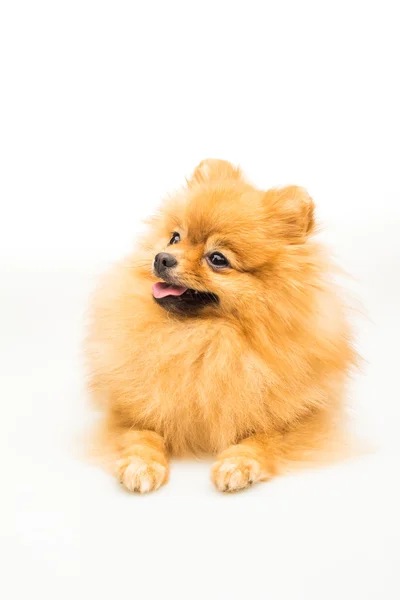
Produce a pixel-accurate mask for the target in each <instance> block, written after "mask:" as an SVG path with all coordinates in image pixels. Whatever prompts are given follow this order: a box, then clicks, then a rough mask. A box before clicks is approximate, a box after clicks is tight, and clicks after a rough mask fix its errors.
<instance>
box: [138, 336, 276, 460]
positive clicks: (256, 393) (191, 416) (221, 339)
mask: <svg viewBox="0 0 400 600" xmlns="http://www.w3.org/2000/svg"><path fill="white" fill-rule="evenodd" d="M133 379H134V381H133V382H132V384H133V385H132V388H133V389H134V403H133V406H132V409H133V411H134V413H135V415H136V416H140V419H141V423H140V425H141V426H143V427H149V428H151V429H155V430H156V431H159V432H160V433H162V434H163V435H164V437H165V438H166V440H167V443H168V445H169V446H171V447H172V449H173V451H174V452H175V453H177V454H180V453H183V452H185V450H193V451H206V452H208V451H211V452H213V451H218V450H219V449H220V448H221V447H223V446H224V445H226V444H229V443H232V442H234V441H235V439H236V438H237V437H242V436H243V435H245V434H246V432H250V431H251V430H252V428H253V425H254V423H255V421H259V420H260V419H262V418H265V412H266V393H265V392H266V369H265V365H263V363H262V361H261V360H260V359H259V358H258V357H257V356H256V355H255V354H254V353H253V352H252V351H251V349H249V348H248V347H246V346H245V345H244V344H243V343H242V341H241V340H240V339H238V337H237V336H236V335H235V334H234V332H230V331H217V332H215V331H214V332H210V334H209V335H208V336H207V337H205V336H204V337H203V339H198V336H195V335H193V334H192V332H191V331H189V332H187V335H186V337H185V338H184V339H182V336H181V337H178V336H174V335H170V336H163V335H162V332H158V337H157V339H156V338H154V339H152V340H151V341H149V342H148V343H147V345H146V346H143V347H142V349H141V352H138V353H137V356H136V360H135V361H134V373H133Z"/></svg>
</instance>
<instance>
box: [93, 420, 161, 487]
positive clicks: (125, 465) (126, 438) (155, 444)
mask: <svg viewBox="0 0 400 600" xmlns="http://www.w3.org/2000/svg"><path fill="white" fill-rule="evenodd" d="M95 447H96V448H98V449H99V450H96V449H95V450H94V452H95V454H97V455H98V456H100V459H101V462H103V463H105V464H106V467H107V468H108V469H109V470H110V471H112V472H113V473H114V475H115V476H116V477H117V478H118V479H119V480H120V481H121V483H122V484H123V485H124V486H125V487H126V489H127V490H129V491H131V492H140V493H145V492H152V491H154V490H157V489H158V488H159V487H160V486H161V485H163V484H164V483H166V482H167V481H168V476H169V463H168V456H167V453H166V450H165V444H164V440H163V438H162V437H161V435H159V434H158V433H155V432H154V431H147V430H136V429H130V428H129V427H125V426H121V425H119V424H116V423H115V421H114V419H112V418H110V419H107V420H106V422H105V423H104V424H103V426H102V428H101V431H100V432H99V436H98V437H97V441H96V444H95Z"/></svg>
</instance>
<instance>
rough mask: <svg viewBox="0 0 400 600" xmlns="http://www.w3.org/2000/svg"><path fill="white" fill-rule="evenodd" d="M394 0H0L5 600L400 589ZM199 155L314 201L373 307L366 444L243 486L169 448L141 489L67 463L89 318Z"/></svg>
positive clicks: (81, 412) (358, 402) (399, 97)
mask: <svg viewBox="0 0 400 600" xmlns="http://www.w3.org/2000/svg"><path fill="white" fill-rule="evenodd" d="M396 4H397V3H396V2H387V1H382V0H381V1H379V2H369V1H365V0H364V1H363V2H361V1H359V2H358V1H351V0H350V1H349V0H348V1H346V2H342V1H336V2H332V3H327V2H317V1H315V2H310V1H302V2H286V1H282V0H280V1H279V2H278V1H276V2H270V1H264V2H261V1H260V2H251V1H248V0H247V1H246V2H245V1H242V2H235V1H231V2H218V1H215V2H207V1H205V0H203V1H202V2H194V1H186V2H176V1H172V0H169V1H168V2H159V3H157V2H144V1H143V2H135V1H133V0H131V1H127V2H122V1H114V2H111V1H110V2H103V1H100V0H97V1H95V2H89V1H84V0H79V1H77V2H74V1H72V0H69V1H68V2H62V1H54V0H53V1H49V2H41V1H36V2H25V3H24V2H18V1H17V0H13V1H12V0H10V1H9V2H7V1H3V2H2V3H1V8H0V60H1V73H0V75H1V94H0V105H1V110H0V119H1V122H0V127H1V131H0V152H1V163H0V169H1V173H0V202H1V219H0V286H1V298H0V302H1V311H0V322H1V334H0V335H1V338H0V353H1V363H0V367H1V381H0V385H1V420H0V428H1V438H0V443H1V448H2V459H3V460H2V464H3V483H4V487H3V492H2V496H1V501H4V502H5V503H6V507H5V508H4V509H3V510H2V511H1V514H2V517H3V518H4V525H5V527H3V532H4V535H3V541H4V544H2V546H1V548H2V550H3V551H4V557H3V558H2V563H1V564H2V566H3V570H4V571H5V576H4V575H3V576H2V580H1V584H0V585H1V586H2V587H4V593H3V597H4V598H7V599H9V598H24V597H31V598H71V597H74V598H79V599H80V598H92V597H93V598H102V597H122V596H121V594H123V597H132V598H138V599H139V598H150V599H152V598H174V599H180V598H182V599H183V598H185V599H186V598H194V599H197V598H199V599H200V598H201V599H203V598H212V599H214V598H215V599H216V600H217V599H218V600H221V599H222V600H225V599H232V600H236V599H241V598H251V599H261V598H271V599H274V600H275V599H276V600H281V599H284V600H289V599H290V600H291V599H294V598H296V599H298V598H299V599H303V598H304V599H305V600H312V599H314V598H315V599H319V600H320V599H321V598H323V599H324V600H330V599H332V600H333V599H335V600H336V599H337V598H341V599H342V600H358V599H360V600H369V599H373V600H375V599H376V600H378V599H379V600H380V599H382V598H384V599H385V600H392V599H393V600H394V599H398V598H399V597H400V583H399V576H398V574H396V571H397V573H398V572H399V569H400V557H399V553H400V551H399V545H400V525H399V515H398V509H399V505H400V504H399V501H400V497H399V489H398V488H399V466H398V461H399V454H400V444H399V433H398V428H399V417H400V408H399V404H400V394H399V391H400V390H399V384H398V358H399V350H398V339H399V336H400V323H399V321H400V317H399V315H400V309H399V306H400V304H399V302H400V281H399V279H400V275H399V273H400V270H399V267H400V242H399V237H400V236H399V226H400V209H399V206H400V192H399V189H400V187H399V165H400V160H399V159H400V151H399V139H400V121H399V106H400V94H399V87H398V86H399V56H400V45H399V35H398V23H399V20H398V16H397V15H396ZM397 8H398V7H397ZM210 156H211V157H219V158H225V159H228V160H231V161H233V162H238V163H240V164H241V166H242V167H243V169H244V171H245V172H246V173H247V175H248V176H249V178H250V179H251V180H253V181H254V182H255V183H256V184H257V185H259V186H265V188H267V187H268V186H272V185H276V184H286V183H298V184H301V185H304V186H306V187H307V188H308V190H309V192H310V193H311V195H312V196H313V198H314V199H315V201H316V203H317V206H318V215H319V218H320V220H321V222H322V223H324V225H325V233H324V235H325V238H326V241H327V242H328V243H329V244H330V245H331V246H332V247H333V249H334V252H335V254H336V256H337V257H338V259H339V261H340V262H341V264H342V266H343V267H345V269H347V270H348V271H349V272H350V273H351V274H352V275H353V276H354V279H353V280H349V282H348V286H349V289H350V290H351V292H352V293H353V294H354V295H355V297H356V299H357V301H358V302H359V305H360V307H361V306H362V307H363V308H362V309H361V313H362V314H361V313H360V317H358V318H357V326H358V331H359V348H360V351H361V353H362V355H363V356H364V358H365V363H364V366H363V372H362V373H361V374H360V375H358V376H357V377H356V378H355V380H354V384H353V388H352V397H351V402H352V407H353V417H354V422H355V424H356V428H357V431H358V432H359V433H360V434H361V435H362V436H363V437H365V438H366V439H367V440H368V442H369V444H370V446H371V448H372V450H371V452H370V453H367V454H365V455H364V456H362V457H360V458H355V459H353V460H351V461H349V462H347V463H345V464H342V465H337V466H334V467H330V468H327V469H321V470H315V471H312V472H303V473H300V474H297V475H292V476H288V477H285V478H281V479H278V480H276V481H274V482H272V483H270V484H265V485H260V486H258V487H256V488H254V489H253V490H251V491H248V492H245V493H242V494H238V495H236V496H235V495H232V496H224V495H219V494H218V493H217V492H215V491H214V490H213V489H212V487H211V484H210V482H209V466H210V465H209V464H208V463H204V462H198V463H196V462H195V463H191V462H181V463H174V464H173V468H172V474H171V481H170V483H169V484H168V486H166V487H165V488H163V489H162V490H160V491H159V492H157V493H156V494H154V495H149V496H145V497H137V496H134V495H129V494H127V493H124V492H123V491H122V490H121V488H119V487H118V486H117V484H116V483H115V482H114V481H113V480H112V479H111V478H109V477H108V476H107V475H106V474H104V473H103V472H102V471H99V470H97V469H96V468H94V467H92V466H90V465H88V464H86V463H85V462H84V461H83V460H81V458H80V453H81V438H82V433H83V431H84V428H85V426H86V424H87V423H88V421H89V420H90V415H89V412H88V410H87V407H86V396H85V390H84V381H83V370H82V364H81V355H80V352H81V350H80V343H81V339H82V336H83V335H84V311H85V307H86V305H87V297H88V294H89V292H90V290H91V289H92V288H93V284H94V282H95V280H96V276H97V273H98V272H100V271H101V270H103V269H104V268H105V267H106V266H107V265H108V264H109V263H110V262H111V261H113V260H114V259H116V258H118V257H119V256H121V255H122V254H123V253H124V252H126V251H127V250H129V248H130V247H131V244H132V240H133V239H134V236H135V233H136V232H137V231H138V229H139V227H140V225H139V224H140V221H141V219H142V218H143V217H144V216H146V215H147V214H148V213H149V212H151V210H153V208H154V207H155V206H156V205H157V203H158V202H159V200H160V199H161V198H162V196H163V195H164V194H165V193H166V192H169V191H171V190H172V189H173V188H174V187H176V186H178V185H180V184H181V183H182V182H183V181H184V176H185V175H188V174H189V173H190V171H191V170H192V169H193V168H194V166H195V165H196V164H197V162H199V161H200V160H201V159H203V158H205V157H210Z"/></svg>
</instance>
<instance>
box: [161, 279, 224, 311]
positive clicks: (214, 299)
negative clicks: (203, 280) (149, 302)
mask: <svg viewBox="0 0 400 600" xmlns="http://www.w3.org/2000/svg"><path fill="white" fill-rule="evenodd" d="M152 292H153V298H154V300H155V301H156V302H157V304H159V305H160V306H162V307H163V308H165V309H166V310H169V311H171V312H176V313H181V314H187V313H195V312H197V311H198V310H200V309H202V308H204V307H205V306H208V305H209V304H218V302H219V300H218V296H216V294H213V293H211V292H200V291H198V290H193V289H191V288H187V287H183V286H178V285H172V284H170V283H166V282H164V281H159V282H158V283H155V284H154V285H153V289H152Z"/></svg>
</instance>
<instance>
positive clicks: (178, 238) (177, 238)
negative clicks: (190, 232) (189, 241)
mask: <svg viewBox="0 0 400 600" xmlns="http://www.w3.org/2000/svg"><path fill="white" fill-rule="evenodd" d="M180 241H181V236H180V235H179V233H178V232H177V231H174V233H173V234H172V238H171V239H170V240H169V243H170V245H171V244H177V243H178V242H180Z"/></svg>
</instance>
